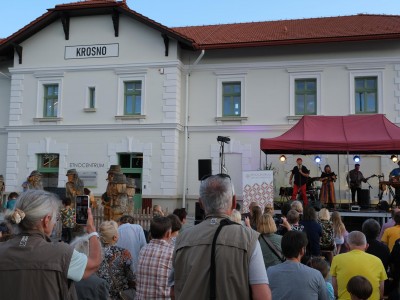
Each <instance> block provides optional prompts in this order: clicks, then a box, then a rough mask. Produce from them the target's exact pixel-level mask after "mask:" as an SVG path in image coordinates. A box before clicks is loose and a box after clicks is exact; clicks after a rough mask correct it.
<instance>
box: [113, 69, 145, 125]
mask: <svg viewBox="0 0 400 300" xmlns="http://www.w3.org/2000/svg"><path fill="white" fill-rule="evenodd" d="M122 73H123V72H122ZM117 74H118V73H117ZM146 77H147V72H146V71H138V72H137V73H135V74H134V73H133V72H129V74H119V76H118V101H117V115H116V119H129V118H132V119H136V118H139V119H140V118H144V117H145V115H146ZM132 81H141V82H142V95H141V108H140V114H131V115H126V114H125V82H132Z"/></svg>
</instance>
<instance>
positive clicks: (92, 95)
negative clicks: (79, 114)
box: [87, 86, 96, 109]
mask: <svg viewBox="0 0 400 300" xmlns="http://www.w3.org/2000/svg"><path fill="white" fill-rule="evenodd" d="M87 108H91V109H94V108H96V87H95V86H89V87H88V103H87Z"/></svg>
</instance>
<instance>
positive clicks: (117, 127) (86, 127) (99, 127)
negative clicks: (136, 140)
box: [0, 123, 183, 133]
mask: <svg viewBox="0 0 400 300" xmlns="http://www.w3.org/2000/svg"><path fill="white" fill-rule="evenodd" d="M138 129H140V130H154V129H157V130H163V129H174V130H178V131H183V126H182V125H181V124H177V123H154V124H126V123H124V124H81V125H56V126H55V125H16V126H6V127H5V131H6V132H13V131H18V132H21V131H60V132H62V131H67V132H68V131H69V132H71V131H105V130H110V131H111V130H112V131H124V130H138ZM0 133H1V131H0Z"/></svg>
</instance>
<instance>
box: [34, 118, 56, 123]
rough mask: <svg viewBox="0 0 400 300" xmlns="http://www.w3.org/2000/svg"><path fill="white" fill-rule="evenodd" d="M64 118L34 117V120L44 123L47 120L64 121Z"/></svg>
mask: <svg viewBox="0 0 400 300" xmlns="http://www.w3.org/2000/svg"><path fill="white" fill-rule="evenodd" d="M62 120H63V118H33V121H34V122H41V123H42V122H43V123H45V122H60V121H62Z"/></svg>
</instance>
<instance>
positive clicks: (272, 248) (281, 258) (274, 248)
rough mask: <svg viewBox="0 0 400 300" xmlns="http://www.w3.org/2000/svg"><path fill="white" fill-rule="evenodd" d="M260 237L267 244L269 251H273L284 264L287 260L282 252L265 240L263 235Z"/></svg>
mask: <svg viewBox="0 0 400 300" xmlns="http://www.w3.org/2000/svg"><path fill="white" fill-rule="evenodd" d="M260 237H261V238H262V239H263V240H264V242H265V243H266V244H267V246H268V247H269V249H271V251H272V252H273V253H274V254H275V255H276V256H277V257H278V258H279V260H280V261H281V262H284V261H285V260H286V258H285V257H284V256H283V254H282V252H281V251H279V250H278V249H277V248H276V247H275V245H274V244H273V243H272V242H271V241H270V240H269V239H268V238H265V237H264V235H262V234H260Z"/></svg>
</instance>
